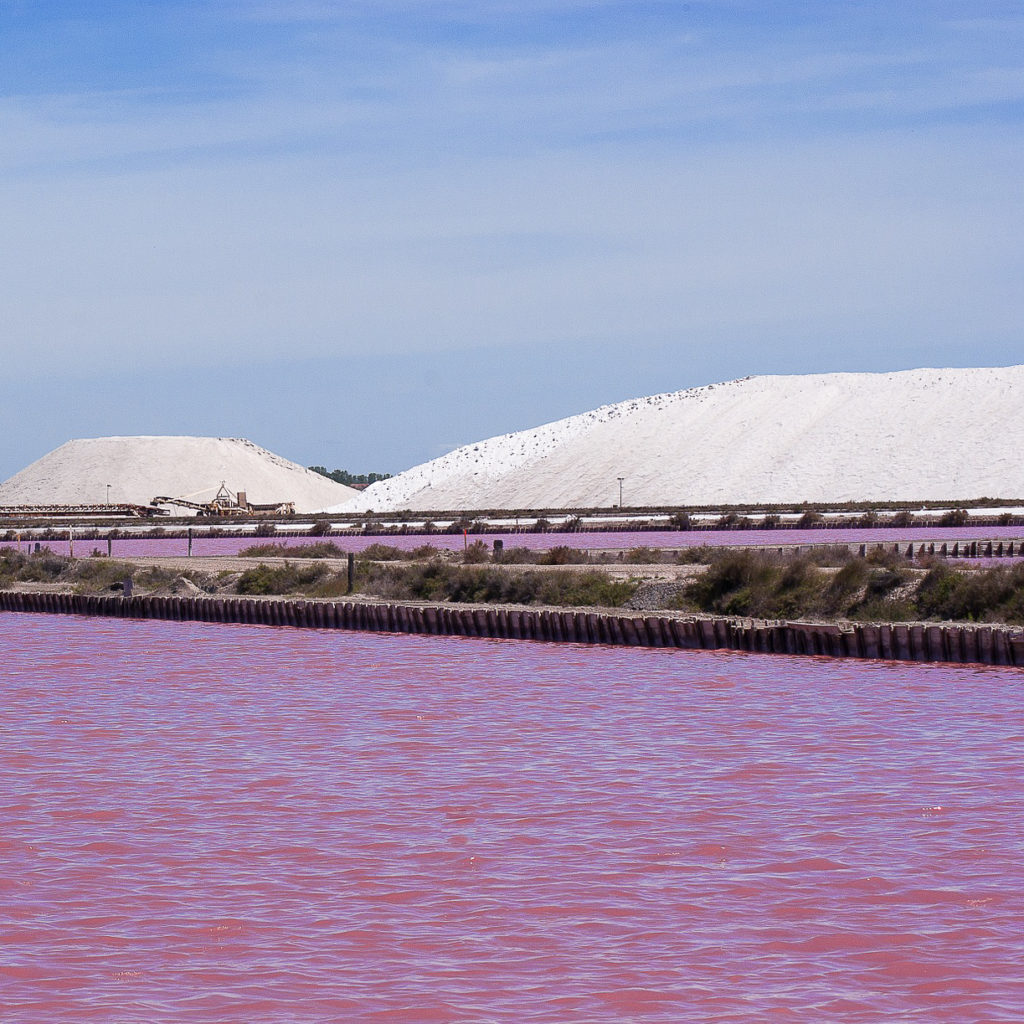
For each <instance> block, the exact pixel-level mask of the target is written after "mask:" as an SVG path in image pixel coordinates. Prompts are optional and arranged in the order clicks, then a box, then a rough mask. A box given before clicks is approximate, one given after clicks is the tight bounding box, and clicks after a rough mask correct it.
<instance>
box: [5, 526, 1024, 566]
mask: <svg viewBox="0 0 1024 1024" xmlns="http://www.w3.org/2000/svg"><path fill="white" fill-rule="evenodd" d="M325 539H327V540H330V541H331V542H332V543H334V544H336V545H337V546H338V547H339V548H341V549H342V550H343V551H353V552H359V551H363V550H365V549H366V548H367V547H369V546H370V545H371V544H384V545H388V546H391V547H396V548H400V549H401V550H403V551H408V550H410V549H412V548H416V547H421V546H422V545H424V544H429V545H432V546H433V547H435V548H440V549H444V550H462V548H463V545H464V544H465V543H466V542H467V540H468V542H469V543H472V542H473V541H476V540H479V541H482V542H483V543H484V544H486V545H487V546H488V547H491V546H492V545H493V543H494V541H495V540H501V542H502V544H503V545H504V546H505V547H506V548H512V547H525V548H532V549H534V550H541V551H546V550H548V549H550V548H553V547H558V546H561V545H566V546H568V547H574V548H582V549H584V550H592V551H596V550H601V549H605V548H613V549H615V548H626V549H629V548H637V547H651V548H659V547H661V548H685V547H699V546H701V545H708V546H709V547H730V546H737V547H742V546H757V547H776V546H778V547H782V546H785V545H794V544H801V545H807V544H889V545H892V544H896V543H902V544H904V545H906V544H908V543H910V542H911V541H913V542H915V543H939V544H941V543H942V542H944V541H948V542H949V543H950V544H952V543H953V542H955V541H960V542H963V541H972V540H975V541H976V540H1006V541H1009V540H1013V541H1015V542H1016V543H1018V544H1020V543H1021V541H1024V529H1022V528H1021V527H1019V526H961V527H955V526H951V527H931V528H929V527H907V528H905V529H891V528H888V529H841V530H698V531H680V530H664V531H661V530H657V531H632V532H622V533H503V534H492V533H489V534H479V535H476V534H470V535H469V537H468V538H463V536H462V534H461V533H460V534H437V533H435V534H393V535H388V536H378V537H374V536H364V535H362V534H359V535H352V536H338V537H330V538H323V537H286V538H280V539H278V540H275V539H274V538H272V537H271V538H253V537H205V536H202V535H199V534H197V535H196V536H195V537H194V538H193V541H192V551H193V554H195V555H234V554H237V553H238V552H239V551H240V550H241V549H242V548H247V547H252V546H253V545H256V544H280V545H285V547H286V548H287V547H300V546H302V545H305V544H315V543H319V542H322V541H324V540H325ZM32 543H33V544H34V543H35V542H34V540H33V542H32ZM39 543H40V544H42V545H43V546H45V547H48V548H50V549H51V550H52V551H54V552H56V553H57V554H62V555H66V554H68V551H69V546H68V541H67V540H48V541H40V542H39ZM29 545H30V542H29V541H27V540H23V541H21V542H20V544H19V542H18V541H0V548H2V547H7V548H18V547H20V548H21V550H23V551H25V550H29ZM74 549H75V551H74V553H75V554H76V555H78V556H79V557H82V556H86V555H89V554H90V553H92V552H93V551H94V550H95V551H96V552H98V553H100V554H106V552H107V542H106V541H105V540H86V539H84V538H81V537H79V538H77V539H76V540H75V541H74ZM187 552H188V540H187V539H185V538H181V537H178V538H173V539H172V538H159V537H124V538H118V539H116V540H113V541H111V553H112V554H113V556H114V557H115V558H130V557H131V556H132V555H184V554H186V553H187ZM282 554H284V555H286V554H287V551H283V552H282Z"/></svg>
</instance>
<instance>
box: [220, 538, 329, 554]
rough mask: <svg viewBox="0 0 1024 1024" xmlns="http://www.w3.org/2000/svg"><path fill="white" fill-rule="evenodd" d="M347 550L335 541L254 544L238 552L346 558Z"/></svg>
mask: <svg viewBox="0 0 1024 1024" xmlns="http://www.w3.org/2000/svg"><path fill="white" fill-rule="evenodd" d="M345 554H346V552H345V551H344V550H343V549H342V548H339V547H338V545H337V544H335V543H334V541H330V540H327V541H318V542H317V543H316V544H296V545H295V546H294V547H289V546H288V545H287V544H252V545H250V546H249V547H247V548H242V550H241V551H239V552H238V555H239V557H240V558H344V557H345Z"/></svg>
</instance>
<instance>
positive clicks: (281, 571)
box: [237, 562, 330, 594]
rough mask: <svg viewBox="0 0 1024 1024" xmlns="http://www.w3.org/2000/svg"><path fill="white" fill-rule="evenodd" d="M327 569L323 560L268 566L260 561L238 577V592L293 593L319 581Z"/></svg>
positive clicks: (327, 573)
mask: <svg viewBox="0 0 1024 1024" xmlns="http://www.w3.org/2000/svg"><path fill="white" fill-rule="evenodd" d="M329 574H330V573H329V570H328V568H327V566H326V565H324V564H323V562H314V563H313V564H312V565H294V564H292V563H291V562H285V563H284V565H275V566H269V565H266V564H265V563H263V562H261V563H260V564H259V565H257V566H254V567H253V568H252V569H246V570H245V572H243V573H242V575H241V576H240V577H239V579H238V584H237V589H238V593H239V594H293V593H297V592H300V591H303V590H305V589H308V588H310V587H312V586H313V585H314V584H317V583H320V582H321V581H322V580H323V579H324V578H325V577H326V576H328V575H329Z"/></svg>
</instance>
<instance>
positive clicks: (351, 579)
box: [346, 551, 356, 594]
mask: <svg viewBox="0 0 1024 1024" xmlns="http://www.w3.org/2000/svg"><path fill="white" fill-rule="evenodd" d="M355 581H356V556H355V555H354V554H353V553H352V552H351V551H350V552H349V553H348V590H347V591H346V593H349V594H351V593H352V590H353V588H354V587H355Z"/></svg>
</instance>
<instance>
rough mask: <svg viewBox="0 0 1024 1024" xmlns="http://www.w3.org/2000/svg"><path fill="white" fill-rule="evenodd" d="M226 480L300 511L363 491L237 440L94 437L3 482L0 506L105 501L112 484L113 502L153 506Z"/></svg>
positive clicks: (198, 494)
mask: <svg viewBox="0 0 1024 1024" xmlns="http://www.w3.org/2000/svg"><path fill="white" fill-rule="evenodd" d="M222 483H223V484H226V485H227V487H228V489H229V490H231V491H232V492H235V491H245V492H246V496H247V498H248V500H249V501H250V502H252V503H254V504H270V503H272V502H286V501H291V502H294V503H295V510H296V512H313V511H316V510H317V509H320V508H323V507H324V506H325V505H331V504H338V503H340V502H345V501H348V500H350V499H351V498H353V497H355V496H356V495H357V494H358V492H357V491H355V490H354V489H353V488H351V487H345V486H344V485H343V484H339V483H336V482H335V481H333V480H328V479H327V478H326V477H324V476H321V475H320V474H319V473H314V472H313V471H312V470H309V469H306V468H305V467H304V466H300V465H298V463H295V462H290V461H289V460H288V459H284V458H282V457H281V456H280V455H275V454H274V453H273V452H270V451H267V449H266V448H261V447H259V445H256V444H253V443H252V441H247V440H245V439H244V438H240V437H94V438H79V439H76V440H73V441H68V442H67V443H65V444H62V445H61V446H60V447H59V448H55V449H54V450H53V451H52V452H49V453H48V454H47V455H44V456H43V457H42V458H41V459H38V460H37V461H36V462H33V463H32V464H31V465H30V466H26V467H25V469H23V470H21V472H19V473H16V474H15V475H14V476H12V477H11V478H10V479H8V480H5V481H4V482H3V483H2V484H0V505H28V504H40V505H81V504H96V505H102V504H103V503H105V502H106V501H107V496H108V491H107V484H109V485H110V491H109V498H110V501H111V502H112V503H118V502H131V503H133V504H137V505H148V504H149V502H150V501H151V499H153V498H154V497H157V496H168V497H185V496H188V498H189V499H190V500H192V501H196V502H203V501H210V500H211V499H212V498H213V497H214V495H215V494H216V493H217V491H218V489H219V488H220V485H221V484H222ZM175 512H176V514H179V515H187V514H188V512H187V510H185V509H177V510H175Z"/></svg>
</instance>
